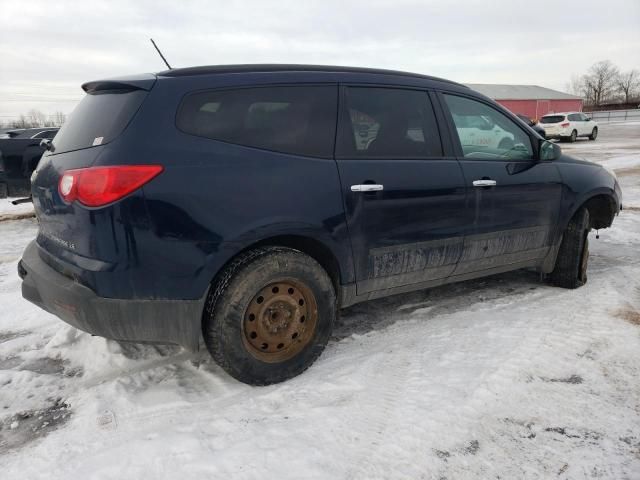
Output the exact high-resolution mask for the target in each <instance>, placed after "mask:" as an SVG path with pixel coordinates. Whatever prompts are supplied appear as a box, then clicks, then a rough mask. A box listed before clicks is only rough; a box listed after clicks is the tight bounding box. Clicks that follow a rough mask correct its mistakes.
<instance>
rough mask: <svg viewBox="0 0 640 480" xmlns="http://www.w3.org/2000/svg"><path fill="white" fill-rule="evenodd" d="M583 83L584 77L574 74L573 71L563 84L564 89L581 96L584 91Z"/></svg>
mask: <svg viewBox="0 0 640 480" xmlns="http://www.w3.org/2000/svg"><path fill="white" fill-rule="evenodd" d="M584 87H585V85H584V78H583V76H581V75H576V74H575V73H574V74H573V75H571V80H569V81H568V82H567V83H566V85H565V90H566V91H567V92H568V93H570V94H572V95H577V96H579V97H582V96H583V95H584V93H585V91H584V90H585V88H584Z"/></svg>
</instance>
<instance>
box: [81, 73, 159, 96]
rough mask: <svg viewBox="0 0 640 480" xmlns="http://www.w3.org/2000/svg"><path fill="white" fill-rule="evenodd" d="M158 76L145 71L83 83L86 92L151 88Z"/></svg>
mask: <svg viewBox="0 0 640 480" xmlns="http://www.w3.org/2000/svg"><path fill="white" fill-rule="evenodd" d="M156 80H157V78H156V76H155V75H153V74H151V73H143V74H140V75H133V76H130V77H120V78H107V79H105V80H94V81H92V82H87V83H84V84H82V90H84V91H85V92H86V93H93V92H99V91H102V90H147V91H148V90H151V89H152V88H153V85H154V84H155V83H156Z"/></svg>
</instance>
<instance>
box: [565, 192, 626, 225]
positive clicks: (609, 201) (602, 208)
mask: <svg viewBox="0 0 640 480" xmlns="http://www.w3.org/2000/svg"><path fill="white" fill-rule="evenodd" d="M581 208H586V209H587V210H588V211H589V226H590V227H591V228H595V229H600V228H608V227H610V226H611V224H612V223H613V219H614V218H615V216H616V210H617V202H616V201H615V199H614V198H613V196H612V195H610V194H606V193H599V194H596V195H594V196H592V197H590V198H588V199H587V200H585V201H583V202H582V204H581V205H580V206H579V207H578V209H577V210H576V211H579V210H580V209H581ZM574 215H575V213H574Z"/></svg>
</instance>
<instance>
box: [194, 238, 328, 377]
mask: <svg viewBox="0 0 640 480" xmlns="http://www.w3.org/2000/svg"><path fill="white" fill-rule="evenodd" d="M278 282H290V283H293V284H294V285H300V290H301V291H302V290H304V289H306V291H307V292H309V293H308V294H309V295H312V298H313V302H309V301H307V303H306V304H305V305H307V306H305V307H304V308H309V312H308V315H309V316H311V315H312V307H308V305H310V304H314V305H315V306H316V308H313V310H314V311H315V317H314V319H313V325H314V328H313V331H307V332H303V333H301V334H300V338H302V337H306V340H305V343H304V345H303V346H300V345H299V344H300V343H302V342H296V341H293V340H292V341H291V344H296V346H295V347H291V348H295V349H299V348H301V350H299V351H297V352H296V353H295V354H294V356H292V357H291V358H286V359H283V360H278V361H264V359H263V358H259V357H260V352H257V351H256V347H255V346H252V345H251V344H250V342H252V341H251V340H249V339H248V337H249V336H248V335H247V332H246V326H247V323H246V322H247V319H248V318H249V317H251V316H253V317H254V318H255V316H254V315H248V314H247V312H249V310H250V308H253V307H252V305H254V304H255V301H256V295H258V294H259V292H262V291H263V290H264V289H265V288H271V287H270V286H271V285H273V284H275V283H278ZM274 290H277V289H275V288H274ZM292 290H293V289H289V291H290V292H292ZM292 293H293V292H292ZM257 298H258V299H262V297H261V296H259V297H257ZM304 298H306V297H304ZM263 301H264V304H265V305H266V304H268V302H269V300H268V299H267V300H259V302H258V303H262V302H263ZM300 301H301V300H300ZM300 305H302V303H301V304H300ZM286 308H290V307H289V306H287V307H286ZM296 308H297V307H296ZM286 314H287V315H288V316H287V320H286V321H287V324H286V325H284V326H282V328H280V327H279V326H276V327H275V330H276V333H273V332H271V331H269V332H266V334H272V333H273V334H274V335H279V334H281V332H280V333H278V328H280V330H283V329H286V328H290V325H289V324H293V323H294V322H304V321H305V317H304V316H300V317H299V318H298V319H297V320H296V319H295V316H291V315H290V312H286ZM268 315H271V313H269V314H268ZM269 318H270V317H269V316H267V317H266V319H265V320H263V318H262V317H261V316H259V318H256V319H255V320H256V323H255V324H254V325H257V324H258V323H260V322H262V323H260V325H261V326H263V325H264V322H265V321H269ZM273 318H275V317H273ZM280 318H282V317H280ZM291 318H293V320H291ZM335 319H336V293H335V289H334V287H333V283H332V282H331V279H330V278H329V275H328V274H327V272H326V271H325V270H324V269H323V268H322V267H321V266H320V264H318V262H316V261H315V260H314V259H312V258H311V257H309V256H307V255H305V254H304V253H302V252H300V251H298V250H294V249H291V248H284V247H262V248H257V249H254V250H250V251H248V252H246V253H243V254H241V255H239V256H238V257H237V258H236V259H234V260H233V261H232V262H231V263H230V264H229V265H228V266H227V267H226V268H225V269H224V271H223V272H222V273H221V274H220V275H219V276H218V278H217V280H216V283H215V285H214V287H213V288H212V291H211V293H210V294H209V298H208V299H207V303H206V306H205V311H204V314H203V324H202V331H203V336H204V340H205V344H206V345H207V349H208V350H209V353H210V354H211V356H212V357H213V359H214V360H215V361H216V363H218V365H220V366H221V367H222V368H223V369H224V370H225V371H226V372H227V373H229V375H231V376H232V377H234V378H235V379H237V380H239V381H241V382H244V383H248V384H250V385H269V384H272V383H278V382H282V381H284V380H287V379H289V378H292V377H295V376H296V375H299V374H301V373H302V372H304V371H305V370H306V369H307V368H309V367H310V366H311V364H312V363H313V362H314V361H315V360H316V359H317V358H318V357H319V356H320V354H321V353H322V351H323V350H324V348H325V346H326V344H327V341H328V340H329V336H330V335H331V331H332V329H333V325H334V322H335ZM252 320H253V319H252ZM309 320H310V319H309V318H308V319H307V325H306V326H308V325H309V323H310V321H309ZM306 326H301V328H302V329H303V330H304V329H305V328H306ZM261 328H262V327H261ZM293 328H297V327H295V326H294V327H293ZM254 334H255V332H251V335H254ZM297 336H298V333H297V332H296V333H294V335H293V336H292V337H291V338H294V339H295V338H296V337H297ZM251 338H254V337H251ZM278 348H281V347H280V344H279V345H278ZM288 349H289V346H287V350H288ZM284 352H286V350H285V351H284ZM277 353H279V352H277ZM263 355H265V354H263ZM266 355H267V356H268V355H270V354H269V353H266ZM285 355H286V353H285ZM270 360H273V357H272V358H271V359H270Z"/></svg>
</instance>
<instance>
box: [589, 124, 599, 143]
mask: <svg viewBox="0 0 640 480" xmlns="http://www.w3.org/2000/svg"><path fill="white" fill-rule="evenodd" d="M596 138H598V127H593V130H591V135H589V140H595V139H596Z"/></svg>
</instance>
